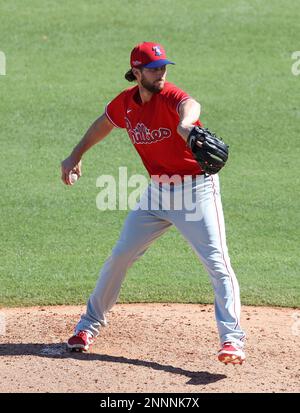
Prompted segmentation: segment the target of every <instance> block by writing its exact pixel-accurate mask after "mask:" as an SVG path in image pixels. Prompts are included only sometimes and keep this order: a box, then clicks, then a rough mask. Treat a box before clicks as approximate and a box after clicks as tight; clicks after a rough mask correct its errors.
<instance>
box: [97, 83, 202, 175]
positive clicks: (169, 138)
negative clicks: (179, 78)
mask: <svg viewBox="0 0 300 413" xmlns="http://www.w3.org/2000/svg"><path fill="white" fill-rule="evenodd" d="M188 98H190V96H189V95H188V94H187V93H185V92H184V91H183V90H181V89H179V88H178V87H177V86H175V85H173V84H172V83H169V82H165V85H164V88H163V90H162V91H161V92H159V93H154V94H153V95H152V97H151V100H150V101H149V102H146V103H144V104H142V102H141V98H140V94H139V88H138V86H134V87H132V88H129V89H126V90H124V91H123V92H122V93H120V94H119V95H118V96H117V97H115V98H114V99H113V100H112V101H111V102H109V103H108V105H107V106H106V108H105V113H106V116H107V117H108V119H109V120H110V122H111V123H112V124H113V125H114V126H116V127H117V128H126V129H127V133H128V135H129V137H130V139H131V142H132V143H133V145H134V147H135V149H136V150H137V152H138V153H139V155H140V157H141V159H142V161H143V163H144V165H145V167H146V169H147V171H148V173H149V175H150V176H151V175H164V174H165V175H167V176H172V175H180V176H181V177H183V176H184V175H197V174H201V173H202V172H201V168H200V166H199V164H198V163H197V162H196V160H195V159H194V157H193V154H192V152H191V150H190V149H189V148H188V147H187V145H186V142H185V141H184V139H183V138H182V137H181V136H180V135H179V134H178V133H177V126H178V123H179V113H178V108H179V105H180V103H181V102H183V101H184V100H186V99H188ZM196 124H197V125H199V126H202V125H201V123H200V121H197V122H196Z"/></svg>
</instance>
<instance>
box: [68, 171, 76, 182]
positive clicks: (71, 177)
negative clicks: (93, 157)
mask: <svg viewBox="0 0 300 413" xmlns="http://www.w3.org/2000/svg"><path fill="white" fill-rule="evenodd" d="M69 179H70V183H71V184H74V183H75V182H76V181H77V179H78V175H77V174H75V173H74V172H72V173H71V174H70V178H69Z"/></svg>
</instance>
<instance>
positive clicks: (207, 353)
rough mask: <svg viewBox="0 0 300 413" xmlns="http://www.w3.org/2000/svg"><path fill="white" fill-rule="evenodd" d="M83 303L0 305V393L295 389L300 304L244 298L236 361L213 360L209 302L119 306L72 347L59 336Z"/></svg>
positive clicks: (299, 375) (67, 331)
mask: <svg viewBox="0 0 300 413" xmlns="http://www.w3.org/2000/svg"><path fill="white" fill-rule="evenodd" d="M84 311H85V307H82V306H81V307H75V306H57V307H34V308H9V309H6V308H2V309H0V367H1V380H0V392H93V393H94V392H95V393H115V392H121V393H127V392H132V393H139V392H145V393H153V392H163V393H172V392H181V393H189V392H191V393H201V392H222V393H223V392H293V393H294V392H299V391H300V371H299V338H300V310H297V309H288V308H271V307H267V308H263V307H245V306H244V307H243V308H242V326H243V328H244V329H245V331H246V333H247V343H246V356H247V359H246V362H245V363H244V364H243V365H242V366H240V365H238V366H232V365H228V366H225V365H223V364H222V363H220V362H219V361H218V360H217V357H216V354H217V351H218V349H219V340H218V335H217V327H216V322H215V319H214V310H213V307H212V306H211V305H195V304H126V305H121V304H120V305H116V306H115V307H113V309H112V311H111V312H110V314H109V326H108V327H106V328H103V329H102V331H101V334H100V336H99V337H98V338H97V340H96V343H95V344H94V346H93V348H92V350H91V352H90V353H86V354H78V353H69V352H68V351H66V346H65V341H66V340H67V338H68V337H69V336H70V335H71V334H72V332H73V328H74V326H75V324H76V323H77V321H78V319H79V317H80V315H81V313H83V312H84ZM82 383H84V386H83V384H82Z"/></svg>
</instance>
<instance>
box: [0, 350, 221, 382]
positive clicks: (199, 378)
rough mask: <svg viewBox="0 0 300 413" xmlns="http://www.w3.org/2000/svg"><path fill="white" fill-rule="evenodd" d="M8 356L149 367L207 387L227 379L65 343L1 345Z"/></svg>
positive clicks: (3, 353)
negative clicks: (70, 348)
mask: <svg viewBox="0 0 300 413" xmlns="http://www.w3.org/2000/svg"><path fill="white" fill-rule="evenodd" d="M8 356H37V357H46V358H57V359H66V358H72V359H77V360H85V361H102V362H108V363H121V364H131V365H133V366H141V367H147V368H149V369H153V370H157V371H165V372H167V373H172V374H178V375H181V376H186V377H187V378H188V379H189V381H188V382H187V383H186V384H192V385H194V386H195V385H207V384H210V383H215V382H217V381H219V380H223V379H225V378H226V377H227V376H225V375H224V374H214V373H210V372H208V371H190V370H185V369H182V368H180V367H173V366H170V365H164V364H160V363H157V362H154V361H146V360H139V359H131V358H127V357H121V356H109V355H107V354H98V353H73V352H69V351H68V350H67V348H66V345H65V344H64V343H53V344H35V343H28V344H24V343H8V344H0V360H1V357H8Z"/></svg>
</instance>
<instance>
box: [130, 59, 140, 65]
mask: <svg viewBox="0 0 300 413" xmlns="http://www.w3.org/2000/svg"><path fill="white" fill-rule="evenodd" d="M132 64H133V66H139V65H141V64H142V62H140V61H139V60H134V61H133V62H132Z"/></svg>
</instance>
